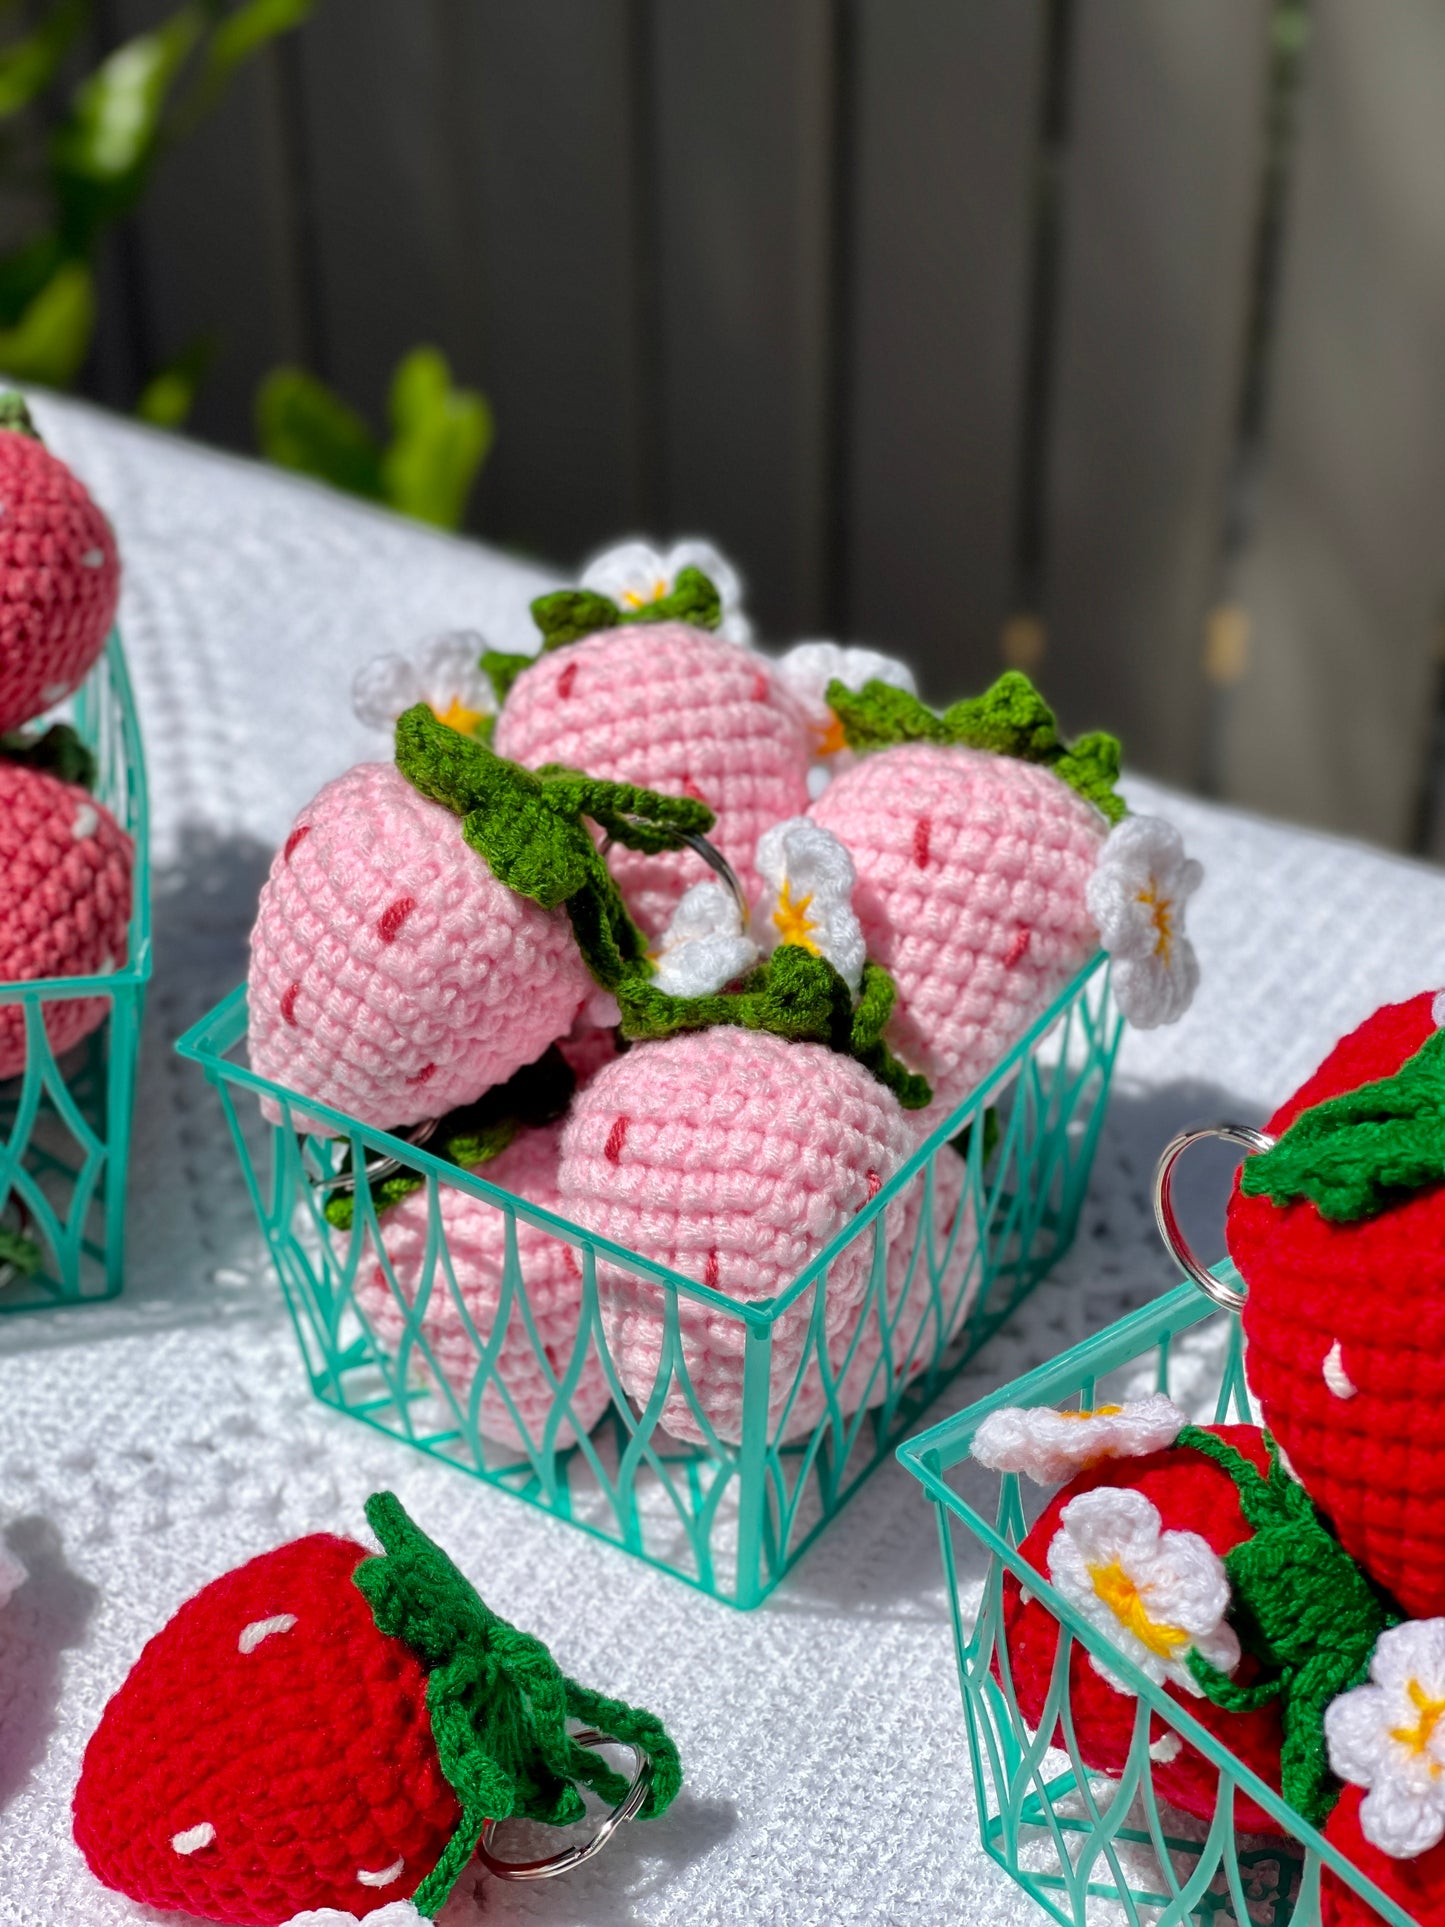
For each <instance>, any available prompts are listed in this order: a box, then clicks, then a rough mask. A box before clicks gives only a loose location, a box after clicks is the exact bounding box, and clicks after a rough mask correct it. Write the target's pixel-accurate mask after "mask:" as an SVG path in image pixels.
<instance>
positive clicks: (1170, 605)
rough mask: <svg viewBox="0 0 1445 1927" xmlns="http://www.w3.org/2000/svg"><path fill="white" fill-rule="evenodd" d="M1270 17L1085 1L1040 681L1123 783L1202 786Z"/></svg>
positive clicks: (1130, 1) (1050, 463) (1046, 507)
mask: <svg viewBox="0 0 1445 1927" xmlns="http://www.w3.org/2000/svg"><path fill="white" fill-rule="evenodd" d="M1269 26H1270V7H1269V0H1214V4H1212V5H1210V6H1208V7H1161V6H1159V5H1158V4H1157V0H1080V4H1079V6H1078V8H1077V12H1076V16H1075V22H1074V41H1073V48H1072V61H1071V71H1070V80H1071V89H1070V103H1069V125H1068V138H1067V164H1066V171H1065V176H1064V181H1063V191H1062V206H1061V223H1062V243H1061V255H1060V262H1059V282H1058V290H1059V293H1058V310H1057V316H1056V321H1055V330H1056V332H1055V361H1054V369H1053V381H1052V389H1051V394H1052V409H1051V422H1050V440H1049V447H1048V457H1047V469H1046V481H1045V492H1044V504H1043V512H1044V521H1043V571H1044V583H1045V598H1044V615H1045V633H1046V636H1047V645H1046V650H1045V654H1044V658H1043V663H1042V665H1041V669H1040V679H1041V681H1042V683H1043V685H1044V687H1045V688H1046V689H1047V691H1048V694H1049V697H1050V700H1051V701H1052V702H1053V703H1054V704H1055V705H1056V706H1057V707H1058V708H1059V710H1060V712H1061V714H1062V716H1063V718H1064V720H1065V721H1066V722H1067V723H1068V724H1070V725H1071V726H1073V727H1075V728H1093V727H1096V726H1105V727H1107V728H1109V729H1112V730H1116V731H1117V732H1118V733H1119V734H1120V735H1121V736H1122V737H1123V739H1124V742H1125V745H1126V748H1127V750H1128V754H1129V762H1130V765H1131V766H1132V767H1135V768H1140V769H1144V770H1148V771H1149V772H1151V773H1152V774H1154V775H1157V776H1162V777H1167V778H1170V779H1172V780H1174V781H1176V782H1182V783H1186V784H1191V783H1193V782H1195V781H1197V780H1198V777H1199V769H1200V755H1201V748H1202V730H1203V726H1204V718H1205V715H1206V703H1205V701H1204V695H1205V691H1204V681H1203V669H1202V643H1203V631H1204V620H1205V614H1206V609H1207V605H1208V602H1209V599H1210V597H1211V594H1212V593H1213V590H1214V572H1215V566H1216V560H1217V555H1218V543H1219V532H1220V526H1221V518H1222V495H1223V489H1224V485H1225V481H1226V476H1227V472H1228V468H1229V458H1230V453H1231V449H1232V444H1233V431H1234V425H1235V419H1236V414H1237V405H1238V394H1239V384H1240V379H1241V361H1242V355H1243V349H1244V337H1245V323H1246V317H1247V312H1248V298H1249V284H1250V283H1249V277H1250V268H1251V259H1252V242H1253V237H1254V229H1255V220H1256V214H1257V209H1258V202H1259V183H1260V176H1261V168H1262V164H1263V143H1264V134H1265V121H1266V104H1267V103H1266V87H1267V80H1268V63H1269Z"/></svg>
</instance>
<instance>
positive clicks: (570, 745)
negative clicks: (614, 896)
mask: <svg viewBox="0 0 1445 1927" xmlns="http://www.w3.org/2000/svg"><path fill="white" fill-rule="evenodd" d="M532 606H533V611H534V614H535V616H536V619H537V624H538V627H539V628H540V629H541V631H542V654H541V655H540V656H539V657H537V658H536V660H535V661H532V660H530V659H528V658H506V659H501V660H505V661H506V662H507V663H508V664H509V665H510V666H509V668H508V669H507V670H506V671H505V672H499V673H500V674H502V676H503V680H504V682H505V684H506V696H505V701H504V702H503V705H502V711H501V715H500V716H499V717H498V719H497V725H496V732H495V736H494V739H493V740H494V742H495V745H496V748H497V750H498V752H499V753H500V754H501V755H503V756H508V757H511V758H513V759H514V760H515V761H517V762H519V763H521V764H523V765H524V766H525V767H527V768H529V769H536V768H540V767H541V766H543V765H544V764H552V763H557V764H565V765H566V766H568V767H569V768H573V769H583V770H586V771H588V772H589V773H590V774H591V775H593V776H601V777H608V778H611V779H612V780H614V781H617V782H622V783H637V784H642V785H645V786H646V787H647V788H648V789H653V790H661V791H664V792H666V793H669V794H672V795H680V796H692V797H698V798H700V799H701V800H702V801H704V802H705V803H706V804H707V806H708V808H709V810H710V811H711V813H712V816H713V829H712V832H711V835H712V840H713V841H714V843H715V844H716V846H717V848H718V849H719V850H720V851H721V852H722V854H723V856H724V857H725V858H726V859H727V860H728V862H730V863H731V864H732V866H733V868H734V870H735V871H736V872H737V874H738V876H739V877H740V878H741V880H742V883H743V887H744V889H745V890H746V891H747V892H748V894H749V895H750V896H752V895H755V894H756V893H757V890H758V887H759V879H758V876H757V873H756V872H755V870H754V869H753V853H754V850H755V848H756V846H757V842H758V838H759V837H760V836H761V835H762V833H763V832H764V831H765V830H766V829H768V828H769V827H770V826H771V825H772V824H774V823H778V822H781V821H782V820H783V819H784V818H785V817H790V816H795V815H797V814H798V813H799V812H801V811H802V810H804V809H806V808H807V804H808V768H809V765H810V762H811V760H812V751H813V738H812V732H811V730H810V728H809V725H808V720H807V717H806V715H805V713H804V711H803V708H802V706H801V705H800V704H799V702H798V701H797V699H796V698H795V697H794V696H793V695H792V694H791V693H790V691H789V690H788V689H787V687H786V686H785V684H784V683H783V682H782V681H781V680H780V679H779V677H778V676H777V675H776V674H775V673H774V670H773V667H772V665H771V664H770V663H769V662H768V661H767V660H766V658H764V657H762V656H760V655H757V654H756V653H755V652H754V651H752V650H751V649H748V648H746V647H745V646H743V645H742V644H740V643H736V642H728V641H724V640H722V639H721V638H720V637H718V636H717V635H714V634H712V633H711V631H712V630H714V629H715V628H716V627H717V624H718V622H719V620H720V617H721V603H720V600H719V597H718V593H717V590H716V588H715V587H714V585H713V583H712V582H711V581H710V580H709V578H708V577H707V576H705V575H704V574H703V573H702V572H701V571H700V570H699V569H696V568H684V569H683V570H681V571H680V572H679V574H678V576H677V579H676V585H675V587H674V588H673V590H672V593H671V594H669V595H667V596H665V597H660V598H659V599H657V600H655V601H651V602H648V603H644V604H642V605H641V606H640V607H635V608H632V609H628V608H626V607H620V606H619V605H618V604H617V603H615V602H613V601H612V600H610V599H609V598H608V597H606V596H603V595H599V594H597V593H596V592H594V591H590V590H585V589H581V590H568V591H563V592H561V593H559V594H556V595H550V596H543V597H541V598H540V599H539V600H538V601H537V602H535V603H534V604H533V605H532ZM612 868H613V872H614V874H615V876H616V878H617V881H618V883H619V885H620V886H621V889H622V893H623V896H624V897H625V898H626V900H627V905H628V908H629V910H630V911H631V912H632V915H633V916H634V917H635V918H636V920H637V922H638V923H639V924H640V926H641V927H642V929H643V930H644V932H645V933H646V934H647V935H648V936H649V937H655V936H657V935H658V934H659V932H660V931H661V930H662V929H663V927H664V925H665V924H666V923H667V920H668V918H669V916H670V915H671V914H672V911H673V909H674V908H675V907H676V905H677V902H678V899H679V898H680V897H681V895H682V893H683V891H684V890H685V889H686V888H687V887H688V885H689V884H691V883H693V882H696V881H697V880H699V879H700V878H704V877H706V876H707V874H708V872H707V869H706V867H705V866H704V864H703V863H702V861H701V859H700V858H698V857H697V856H694V855H691V854H689V853H687V852H685V851H684V852H658V851H640V850H638V851H629V850H620V851H618V852H617V853H616V855H615V857H614V859H613V864H612Z"/></svg>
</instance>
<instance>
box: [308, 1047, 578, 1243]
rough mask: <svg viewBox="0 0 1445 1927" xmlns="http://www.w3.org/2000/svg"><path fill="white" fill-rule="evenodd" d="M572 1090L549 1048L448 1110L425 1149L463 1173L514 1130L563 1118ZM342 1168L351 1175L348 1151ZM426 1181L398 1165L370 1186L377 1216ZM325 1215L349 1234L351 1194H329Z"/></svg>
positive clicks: (571, 1078) (568, 1069) (569, 1075)
mask: <svg viewBox="0 0 1445 1927" xmlns="http://www.w3.org/2000/svg"><path fill="white" fill-rule="evenodd" d="M576 1088H577V1079H576V1076H575V1075H574V1073H573V1070H572V1066H571V1065H570V1064H569V1063H568V1062H567V1060H566V1058H565V1057H564V1056H563V1055H562V1053H561V1051H560V1050H558V1048H557V1046H556V1045H555V1044H552V1045H550V1046H549V1047H548V1049H547V1050H545V1051H544V1052H543V1053H542V1055H541V1056H540V1057H539V1058H538V1059H537V1060H536V1062H535V1063H533V1064H524V1065H523V1066H522V1068H521V1070H519V1071H515V1072H513V1074H512V1076H511V1077H509V1078H508V1079H507V1081H506V1083H505V1084H494V1085H493V1086H492V1088H491V1089H490V1090H489V1091H484V1092H483V1093H482V1095H481V1096H480V1097H479V1098H478V1099H477V1101H476V1103H475V1104H466V1105H463V1106H461V1107H460V1108H459V1109H457V1110H455V1111H449V1112H448V1113H447V1115H446V1116H445V1117H444V1118H443V1119H442V1121H441V1123H440V1124H438V1126H437V1128H436V1130H435V1132H434V1133H433V1134H432V1136H431V1137H430V1138H429V1139H428V1140H427V1144H426V1149H427V1150H428V1151H430V1152H431V1153H432V1155H433V1156H434V1157H439V1158H442V1159H443V1160H445V1162H446V1163H448V1164H455V1165H458V1166H459V1167H460V1168H461V1169H462V1170H463V1171H470V1170H473V1169H474V1168H475V1167H476V1166H477V1165H479V1164H488V1163H490V1162H491V1160H492V1159H493V1158H495V1157H500V1156H501V1154H502V1152H503V1151H505V1150H506V1148H507V1146H508V1145H509V1144H511V1143H512V1142H513V1140H514V1139H515V1138H516V1137H517V1135H518V1134H519V1132H521V1131H524V1130H532V1129H535V1128H536V1127H537V1126H538V1125H541V1124H553V1123H555V1122H556V1120H557V1119H558V1118H559V1117H562V1116H564V1115H565V1114H566V1110H567V1106H568V1105H569V1104H570V1103H571V1101H572V1093H573V1091H574V1090H575V1089H576ZM341 1168H342V1170H343V1171H350V1169H351V1153H350V1151H348V1152H347V1153H346V1157H345V1159H344V1160H343V1163H342V1167H341ZM425 1183H426V1179H425V1177H423V1175H422V1173H421V1172H420V1171H413V1170H409V1169H407V1168H406V1167H403V1168H402V1169H401V1170H400V1171H395V1172H393V1173H392V1175H391V1176H390V1177H389V1178H383V1179H382V1180H381V1182H380V1183H379V1184H373V1185H372V1186H371V1202H372V1206H373V1208H374V1209H375V1211H376V1214H377V1216H378V1217H380V1216H381V1215H382V1214H383V1213H384V1212H386V1211H389V1210H390V1209H391V1207H392V1206H393V1205H394V1204H400V1203H401V1201H402V1199H403V1198H409V1197H410V1196H411V1195H412V1193H413V1192H415V1191H420V1190H421V1189H422V1187H423V1186H424V1185H425ZM325 1215H326V1222H327V1223H328V1224H329V1225H332V1226H334V1227H335V1229H336V1230H338V1231H349V1230H350V1229H351V1227H352V1225H353V1224H354V1223H355V1222H356V1194H355V1192H354V1191H351V1190H339V1191H333V1192H332V1193H331V1195H330V1196H329V1197H328V1198H327V1200H326V1206H325Z"/></svg>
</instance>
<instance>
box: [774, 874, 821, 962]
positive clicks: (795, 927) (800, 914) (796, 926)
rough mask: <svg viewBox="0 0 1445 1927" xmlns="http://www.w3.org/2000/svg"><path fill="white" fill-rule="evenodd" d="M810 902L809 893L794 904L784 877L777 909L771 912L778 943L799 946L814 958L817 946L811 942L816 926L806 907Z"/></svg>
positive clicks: (810, 894)
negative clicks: (808, 951) (809, 952)
mask: <svg viewBox="0 0 1445 1927" xmlns="http://www.w3.org/2000/svg"><path fill="white" fill-rule="evenodd" d="M812 901H813V895H812V892H811V891H809V893H808V895H807V896H805V897H804V898H803V899H802V901H801V902H800V903H794V901H793V895H792V887H791V885H790V884H789V882H788V879H787V878H786V877H784V878H783V887H782V889H781V891H780V892H779V893H778V907H777V909H776V910H774V912H773V924H774V926H775V928H776V929H777V932H778V939H779V941H780V942H782V943H796V944H800V945H801V946H802V948H803V949H804V950H811V951H812V953H813V955H814V956H815V957H816V956H817V955H818V954H819V951H818V946H817V944H815V943H814V942H813V932H814V931H815V930H816V929H817V928H818V926H817V924H816V923H814V922H813V920H812V918H811V917H810V916H809V915H808V905H809V904H810V903H811V902H812Z"/></svg>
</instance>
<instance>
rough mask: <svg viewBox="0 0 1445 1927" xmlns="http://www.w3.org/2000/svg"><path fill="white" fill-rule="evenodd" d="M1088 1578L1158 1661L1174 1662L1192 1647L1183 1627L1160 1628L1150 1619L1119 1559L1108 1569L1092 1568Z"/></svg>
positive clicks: (1139, 1593) (1111, 1610)
mask: <svg viewBox="0 0 1445 1927" xmlns="http://www.w3.org/2000/svg"><path fill="white" fill-rule="evenodd" d="M1089 1577H1090V1578H1091V1579H1092V1580H1093V1582H1094V1591H1095V1592H1096V1593H1097V1594H1098V1595H1099V1597H1100V1599H1102V1600H1103V1602H1104V1604H1105V1605H1106V1606H1107V1607H1108V1608H1109V1611H1110V1612H1111V1613H1112V1614H1113V1615H1114V1617H1115V1619H1117V1620H1118V1621H1119V1624H1120V1625H1121V1626H1125V1627H1127V1628H1128V1630H1129V1631H1130V1632H1131V1633H1132V1634H1133V1635H1134V1637H1135V1639H1137V1640H1138V1642H1139V1644H1140V1645H1141V1646H1145V1647H1147V1648H1148V1650H1149V1651H1150V1652H1151V1653H1154V1654H1155V1655H1156V1656H1157V1657H1158V1658H1160V1659H1173V1657H1174V1655H1175V1654H1176V1653H1177V1652H1178V1651H1179V1649H1180V1647H1181V1646H1187V1645H1188V1644H1189V1635H1188V1633H1186V1632H1185V1631H1184V1630H1183V1628H1182V1627H1179V1626H1165V1625H1161V1624H1160V1622H1159V1621H1158V1620H1154V1619H1151V1618H1150V1617H1149V1614H1148V1611H1147V1610H1146V1608H1145V1605H1144V1596H1143V1594H1142V1593H1141V1592H1140V1590H1139V1588H1138V1587H1137V1586H1136V1585H1135V1583H1134V1581H1133V1580H1132V1579H1131V1578H1130V1577H1129V1575H1128V1573H1127V1572H1125V1570H1124V1568H1123V1567H1122V1566H1121V1565H1120V1564H1119V1562H1118V1560H1117V1559H1111V1560H1110V1561H1109V1563H1108V1565H1107V1566H1090V1567H1089Z"/></svg>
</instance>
